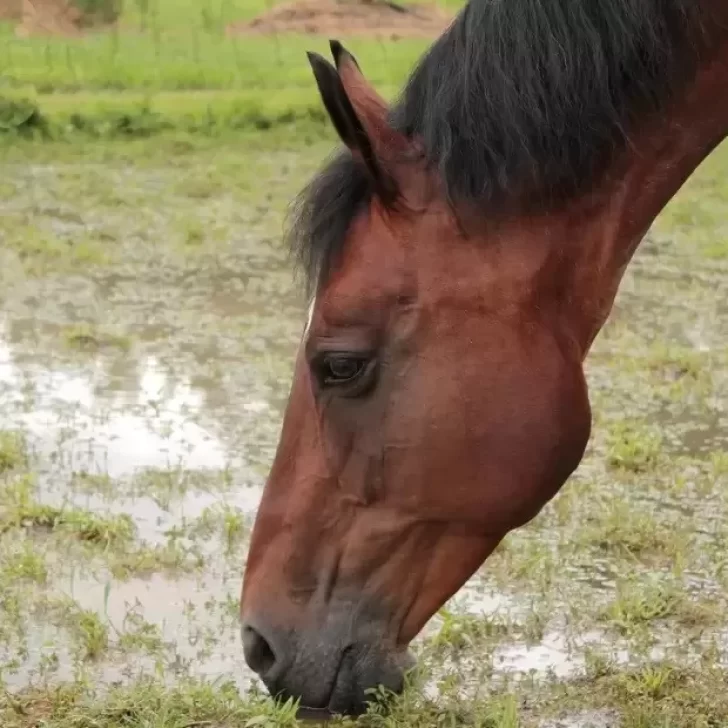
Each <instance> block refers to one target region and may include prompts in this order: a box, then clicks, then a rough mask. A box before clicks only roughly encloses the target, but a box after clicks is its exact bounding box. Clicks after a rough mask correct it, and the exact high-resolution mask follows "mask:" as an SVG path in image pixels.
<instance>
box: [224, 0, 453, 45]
mask: <svg viewBox="0 0 728 728" xmlns="http://www.w3.org/2000/svg"><path fill="white" fill-rule="evenodd" d="M453 17H454V16H453V15H452V14H451V13H450V12H448V11H446V10H445V9H443V8H440V7H438V6H436V5H431V4H425V3H417V4H408V5H401V4H399V3H396V2H388V1H387V0H295V2H290V3H283V4H281V5H276V6H275V7H274V8H272V9H271V10H269V11H268V12H266V13H264V14H263V15H259V16H258V17H257V18H254V19H253V20H252V21H246V22H241V23H234V24H232V25H230V26H229V27H228V32H229V33H231V34H247V33H260V34H264V35H272V34H276V33H302V34H307V35H325V36H357V35H358V36H368V37H375V38H387V39H397V38H433V37H436V36H438V35H440V34H441V33H442V32H443V31H444V30H445V29H446V28H447V27H448V25H450V23H451V22H452V20H453Z"/></svg>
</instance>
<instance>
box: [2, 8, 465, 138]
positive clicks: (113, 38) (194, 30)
mask: <svg viewBox="0 0 728 728" xmlns="http://www.w3.org/2000/svg"><path fill="white" fill-rule="evenodd" d="M447 4H448V5H449V6H450V7H451V8H452V9H453V10H454V9H456V8H457V7H459V4H460V3H459V2H456V1H455V0H448V3H447ZM142 7H143V8H144V9H143V10H142V11H140V8H142ZM266 7H267V5H266V4H265V3H263V2H260V0H245V1H243V0H225V1H222V0H205V1H204V2H202V3H194V4H193V3H189V2H179V3H178V2H176V0H156V1H155V0H150V2H144V3H126V4H125V6H124V12H123V16H122V19H121V22H120V25H119V26H118V29H116V30H111V31H100V32H94V33H91V34H88V35H87V36H86V37H84V38H82V39H80V40H79V39H66V38H57V37H56V38H53V37H52V38H18V37H16V36H15V35H14V33H13V31H12V28H11V27H10V26H8V25H5V26H2V25H1V24H0V64H2V67H3V84H2V85H0V136H1V135H2V131H3V130H4V131H5V132H6V133H10V134H11V136H15V134H16V133H20V134H23V135H31V136H38V137H40V138H47V137H52V138H55V139H59V138H68V137H69V136H70V137H74V136H78V135H82V136H87V137H88V136H92V137H101V138H117V137H118V138H129V137H134V136H142V137H143V136H149V135H157V134H159V133H161V132H165V131H167V132H168V131H170V130H175V131H185V132H189V133H194V134H204V135H211V136H217V135H219V134H221V133H225V132H229V131H231V130H232V131H236V130H237V131H239V130H245V129H247V130H251V129H252V130H266V129H270V128H275V127H279V126H285V127H287V128H293V127H294V126H295V127H296V128H297V130H300V127H301V126H305V127H308V128H309V130H310V132H311V133H313V134H318V135H320V134H321V133H322V132H323V130H324V129H325V128H327V122H326V116H325V114H324V112H323V110H322V106H321V103H320V99H319V97H318V93H317V91H316V87H315V84H314V82H313V78H312V75H311V71H310V68H309V65H308V62H307V61H306V52H307V51H310V50H313V51H318V52H322V53H327V52H328V51H327V45H326V40H325V39H324V38H317V37H313V36H300V37H299V36H295V35H289V36H286V37H284V38H282V37H262V36H240V35H235V34H233V35H231V34H228V33H226V32H225V28H226V26H227V25H228V23H230V22H232V21H233V20H240V19H250V18H252V17H253V16H255V15H256V14H258V13H259V12H261V11H263V10H264V9H266ZM347 42H348V44H349V46H350V47H351V48H352V50H353V51H354V52H355V53H356V55H357V57H358V59H359V60H360V62H361V64H362V65H363V67H364V68H366V70H367V75H368V77H369V78H370V79H371V80H372V82H373V83H375V84H376V85H377V87H378V89H379V90H380V92H381V93H382V94H383V95H384V96H385V97H387V98H390V99H391V98H393V97H394V95H395V94H396V92H397V89H399V88H400V87H401V85H402V83H403V82H404V80H405V78H406V76H407V75H408V74H409V72H410V71H411V69H412V68H413V66H414V64H415V62H416V61H417V59H418V57H419V56H420V55H421V54H422V53H423V52H424V50H425V49H426V47H427V45H428V43H427V42H426V41H424V40H419V39H418V40H409V39H401V40H398V41H396V42H388V43H381V42H379V41H376V40H368V39H366V38H356V39H350V40H349V41H347Z"/></svg>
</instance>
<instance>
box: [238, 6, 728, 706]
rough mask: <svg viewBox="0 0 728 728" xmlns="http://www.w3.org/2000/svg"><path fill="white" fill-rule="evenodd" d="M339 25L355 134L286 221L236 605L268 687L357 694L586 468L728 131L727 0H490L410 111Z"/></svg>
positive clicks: (341, 68)
mask: <svg viewBox="0 0 728 728" xmlns="http://www.w3.org/2000/svg"><path fill="white" fill-rule="evenodd" d="M330 47H331V52H332V55H333V60H334V63H333V64H332V63H330V62H329V61H327V60H325V59H324V58H323V57H322V56H320V55H318V54H314V53H310V54H309V60H310V64H311V66H312V70H313V74H314V77H315V81H316V83H317V86H318V90H319V92H320V96H321V98H322V101H323V104H324V106H325V108H326V111H327V113H328V115H329V117H330V119H331V122H332V123H333V126H334V127H335V129H336V132H337V133H338V135H339V136H340V138H341V141H342V142H343V146H342V147H341V149H340V151H338V152H337V154H336V155H335V156H334V157H333V159H332V161H330V162H329V163H328V164H327V165H326V166H325V167H324V168H323V170H322V171H321V172H320V173H319V174H318V175H317V176H316V177H315V178H314V179H313V180H312V181H311V183H310V184H309V185H308V187H307V188H306V189H305V190H304V191H303V193H302V194H301V196H300V198H299V200H298V203H297V205H296V207H295V208H294V216H293V221H292V225H291V226H290V231H289V237H290V242H291V245H292V246H293V250H294V251H295V252H296V253H297V255H298V256H299V259H300V261H301V263H302V265H303V267H304V269H305V271H306V273H307V276H308V280H309V283H310V293H311V294H312V296H311V300H312V306H311V310H310V315H309V320H308V322H307V323H306V326H305V329H304V332H303V334H302V339H301V344H300V347H299V351H298V355H297V359H296V363H295V369H294V375H293V383H292V388H291V391H290V395H289V401H288V404H287V408H286V411H285V415H284V419H283V426H282V431H281V435H280V441H279V444H278V450H277V453H276V456H275V459H274V462H273V465H272V469H271V472H270V475H269V478H268V480H267V483H266V486H265V489H264V492H263V496H262V500H261V503H260V508H259V510H258V513H257V517H256V521H255V525H254V528H253V533H252V540H251V544H250V549H249V554H248V559H247V564H246V569H245V575H244V581H243V590H242V595H241V617H242V639H243V647H244V653H245V658H246V660H247V662H248V664H249V666H250V667H251V668H252V669H253V670H254V671H255V672H256V673H257V674H258V675H259V676H260V678H261V679H262V681H263V682H264V684H265V685H266V687H267V688H268V690H269V691H270V692H271V694H273V695H277V696H282V697H286V696H288V697H294V698H296V699H298V700H299V701H300V705H302V706H308V707H310V708H313V709H320V710H323V711H328V712H330V713H341V714H357V713H360V712H362V711H363V710H365V709H366V704H367V695H368V690H369V689H371V688H374V687H376V686H384V687H385V688H388V689H389V690H391V691H394V692H397V691H399V690H400V689H401V687H402V684H403V675H404V674H405V672H406V670H407V669H408V668H409V667H410V665H411V664H412V663H411V658H410V657H409V656H408V655H409V651H408V645H409V644H410V642H411V641H412V639H413V638H414V637H415V636H416V635H417V634H418V633H419V631H420V630H421V629H422V627H423V626H424V625H425V623H426V622H427V621H428V620H429V619H430V618H431V617H432V616H433V614H434V613H435V612H436V611H437V610H438V609H439V608H440V607H441V605H443V604H444V603H445V602H446V601H447V600H448V599H449V598H450V597H451V596H452V595H453V594H454V593H455V592H457V591H458V589H460V587H461V586H462V585H463V584H464V583H465V582H466V581H467V579H468V578H469V577H470V576H471V575H472V574H473V573H474V572H475V571H476V570H477V569H478V568H479V567H480V566H481V565H482V564H483V563H484V561H485V560H486V559H487V557H488V556H489V555H490V554H491V552H492V551H493V550H494V549H495V547H496V546H497V545H498V544H499V542H500V541H501V540H502V539H503V538H504V536H505V535H506V534H507V533H508V532H510V531H511V530H513V529H515V528H518V527H520V526H522V525H523V524H525V523H527V522H528V521H530V520H531V519H532V518H534V516H536V514H537V513H538V512H539V511H540V510H541V508H542V507H543V506H544V504H546V503H547V502H548V501H549V500H550V499H551V498H553V497H554V496H555V495H556V493H557V492H558V490H559V489H560V488H561V486H562V485H563V484H564V482H565V481H566V480H567V479H568V478H569V476H570V475H571V473H572V472H573V471H574V470H575V469H576V467H577V466H578V464H579V463H580V461H581V459H582V457H583V454H584V451H585V448H586V445H587V441H588V439H589V437H590V431H591V410H590V404H589V396H588V392H587V385H586V382H585V377H584V372H583V366H582V365H583V362H584V360H585V357H586V356H587V353H588V352H589V349H590V347H591V345H592V342H593V341H594V338H595V337H596V335H597V334H598V332H599V331H600V329H601V327H602V326H603V324H604V323H605V321H606V319H607V317H608V316H609V314H610V310H611V308H612V305H613V302H614V299H615V295H616V293H617V289H618V286H619V284H620V280H621V278H622V276H623V273H624V271H625V268H626V266H627V265H628V263H629V261H630V259H631V258H632V256H633V254H634V252H635V250H636V248H637V246H638V244H639V243H640V241H641V240H642V238H643V236H644V235H645V233H646V232H647V230H648V228H649V227H650V225H651V224H652V222H653V220H654V218H655V217H656V216H657V215H658V213H659V212H660V211H661V209H662V208H663V207H664V206H665V205H666V204H667V203H668V201H669V200H670V199H671V198H672V197H673V196H674V195H675V193H676V192H677V191H678V189H679V188H680V187H681V186H682V184H683V183H684V182H685V180H686V179H687V178H688V177H689V176H690V175H691V174H692V173H693V171H694V170H695V169H696V167H697V166H698V165H699V164H700V163H701V161H702V160H703V159H704V158H705V157H706V156H707V155H708V154H709V153H710V152H711V151H712V150H713V149H714V148H715V147H716V145H718V144H719V143H720V142H721V141H722V140H723V138H724V137H725V136H726V134H727V133H728V0H548V2H544V1H543V0H470V2H469V3H468V4H467V5H466V6H465V7H464V8H463V9H462V11H461V12H460V13H459V15H458V16H457V18H456V19H455V20H454V21H453V23H452V24H451V25H450V27H449V28H448V29H447V30H446V31H445V32H444V34H443V35H442V36H441V37H439V38H438V39H437V40H436V41H435V42H434V43H433V45H432V46H431V47H430V49H429V50H428V51H427V52H426V54H425V55H424V56H423V57H422V58H421V60H420V61H419V63H418V65H417V67H416V68H415V70H414V71H413V73H412V74H411V76H410V78H409V80H408V81H407V83H406V85H405V87H404V90H403V92H402V95H401V97H400V98H399V100H398V101H397V102H396V103H395V104H394V105H393V106H392V107H391V108H390V107H388V105H387V104H386V103H385V101H384V100H383V99H382V98H381V97H380V96H379V95H378V94H377V92H376V91H375V90H374V89H373V88H372V87H371V86H370V85H369V83H368V82H367V81H366V79H365V77H364V75H363V73H362V71H361V69H360V67H359V65H358V63H357V61H356V60H355V59H354V57H353V56H352V55H351V54H350V53H349V52H348V51H347V50H346V49H345V48H344V47H343V46H342V45H341V44H340V43H339V42H337V41H332V42H331V44H330Z"/></svg>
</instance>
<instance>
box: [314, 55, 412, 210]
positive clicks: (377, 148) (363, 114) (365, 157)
mask: <svg viewBox="0 0 728 728" xmlns="http://www.w3.org/2000/svg"><path fill="white" fill-rule="evenodd" d="M331 51H332V53H333V56H334V60H335V62H336V65H337V68H334V67H333V66H332V65H331V64H330V63H329V62H328V61H327V60H326V59H324V58H323V57H322V56H320V55H319V54H318V53H309V54H308V60H309V63H310V64H311V68H312V69H313V74H314V77H315V79H316V84H317V86H318V89H319V93H320V94H321V99H322V101H323V102H324V106H325V107H326V111H327V112H328V114H329V117H330V118H331V121H332V123H333V124H334V127H335V129H336V131H337V133H338V135H339V137H340V138H341V140H342V141H343V142H344V144H346V146H347V147H348V148H349V149H350V150H351V152H352V154H354V156H355V157H357V158H358V159H360V161H361V162H362V163H363V164H364V165H365V166H366V168H367V171H368V172H369V174H370V177H371V179H372V182H373V184H374V186H375V189H376V191H377V194H378V195H379V196H380V198H382V200H383V201H384V202H385V203H388V202H391V201H392V200H393V199H394V198H395V197H396V196H397V184H396V182H395V180H394V177H393V175H392V168H391V167H392V165H391V161H392V160H393V158H394V153H395V152H396V147H397V146H400V145H399V144H396V145H395V144H393V142H394V141H395V140H397V141H400V139H403V137H401V135H398V134H397V132H395V131H394V130H393V129H392V128H391V127H390V126H389V124H388V123H387V104H386V103H385V102H384V100H383V99H382V98H381V97H380V96H379V95H378V94H377V93H376V92H375V91H374V89H372V88H371V86H370V85H369V84H368V83H367V82H366V80H365V79H364V77H363V76H362V74H361V71H359V66H358V64H357V62H356V60H355V59H354V57H353V56H352V55H351V54H350V53H348V51H346V50H345V49H344V47H343V46H342V45H341V44H340V43H339V42H338V41H331ZM352 70H353V71H355V74H354V73H352Z"/></svg>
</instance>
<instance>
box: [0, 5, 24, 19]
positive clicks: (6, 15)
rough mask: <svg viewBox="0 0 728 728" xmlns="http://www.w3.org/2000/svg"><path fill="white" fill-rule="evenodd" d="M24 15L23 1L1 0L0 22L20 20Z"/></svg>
mask: <svg viewBox="0 0 728 728" xmlns="http://www.w3.org/2000/svg"><path fill="white" fill-rule="evenodd" d="M22 14H23V12H22V4H21V0H0V20H20V18H21V16H22Z"/></svg>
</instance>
